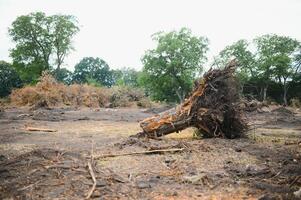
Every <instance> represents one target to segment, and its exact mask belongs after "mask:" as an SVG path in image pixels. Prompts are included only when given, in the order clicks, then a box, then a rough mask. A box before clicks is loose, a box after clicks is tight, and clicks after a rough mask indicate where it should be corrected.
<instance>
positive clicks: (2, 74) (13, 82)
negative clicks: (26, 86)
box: [0, 61, 22, 97]
mask: <svg viewBox="0 0 301 200" xmlns="http://www.w3.org/2000/svg"><path fill="white" fill-rule="evenodd" d="M20 86H22V82H21V79H20V77H19V75H18V74H17V72H16V70H15V69H14V68H13V67H12V65H11V64H9V63H7V62H4V61H0V97H5V96H7V95H9V94H10V92H11V90H12V89H13V88H16V87H20Z"/></svg>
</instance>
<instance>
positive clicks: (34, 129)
mask: <svg viewBox="0 0 301 200" xmlns="http://www.w3.org/2000/svg"><path fill="white" fill-rule="evenodd" d="M25 130H27V131H42V132H57V130H55V129H48V128H39V127H29V126H27V127H25Z"/></svg>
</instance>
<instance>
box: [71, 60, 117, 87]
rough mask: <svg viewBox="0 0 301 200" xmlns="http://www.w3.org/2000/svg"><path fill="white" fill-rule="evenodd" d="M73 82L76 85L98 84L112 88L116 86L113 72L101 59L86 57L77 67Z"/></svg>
mask: <svg viewBox="0 0 301 200" xmlns="http://www.w3.org/2000/svg"><path fill="white" fill-rule="evenodd" d="M73 81H74V82H76V83H89V82H90V83H93V84H94V85H95V84H96V83H98V84H99V85H102V86H108V87H111V86H112V85H113V84H114V79H113V72H112V71H111V70H110V67H109V65H108V64H107V63H106V62H105V61H104V60H102V59H100V58H93V57H86V58H83V59H82V60H81V61H80V62H79V63H78V64H76V65H75V68H74V73H73Z"/></svg>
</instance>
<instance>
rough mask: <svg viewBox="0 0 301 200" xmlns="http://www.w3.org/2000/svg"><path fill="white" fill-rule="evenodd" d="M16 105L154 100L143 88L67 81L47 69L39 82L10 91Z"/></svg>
mask: <svg viewBox="0 0 301 200" xmlns="http://www.w3.org/2000/svg"><path fill="white" fill-rule="evenodd" d="M10 100H11V103H12V104H13V105H16V106H31V108H32V110H36V109H39V108H49V107H58V106H74V107H81V106H85V107H129V106H133V105H135V106H140V107H150V106H151V101H150V100H149V99H148V98H147V97H146V96H145V95H144V92H143V91H142V90H140V89H136V88H130V87H119V86H115V87H112V88H105V87H95V86H91V85H86V84H84V85H80V84H73V85H69V86H68V85H64V84H62V83H59V82H57V81H56V80H55V79H54V78H53V77H52V76H51V75H50V74H48V73H43V75H42V77H41V78H40V81H39V82H38V83H37V85H35V86H25V87H23V88H20V89H16V90H14V91H13V92H12V94H11V95H10Z"/></svg>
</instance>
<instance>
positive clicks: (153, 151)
mask: <svg viewBox="0 0 301 200" xmlns="http://www.w3.org/2000/svg"><path fill="white" fill-rule="evenodd" d="M183 150H184V148H175V149H157V150H151V151H139V152H130V153H120V154H103V155H96V156H94V159H99V158H108V157H117V156H130V155H140V154H152V153H164V152H178V151H183Z"/></svg>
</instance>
